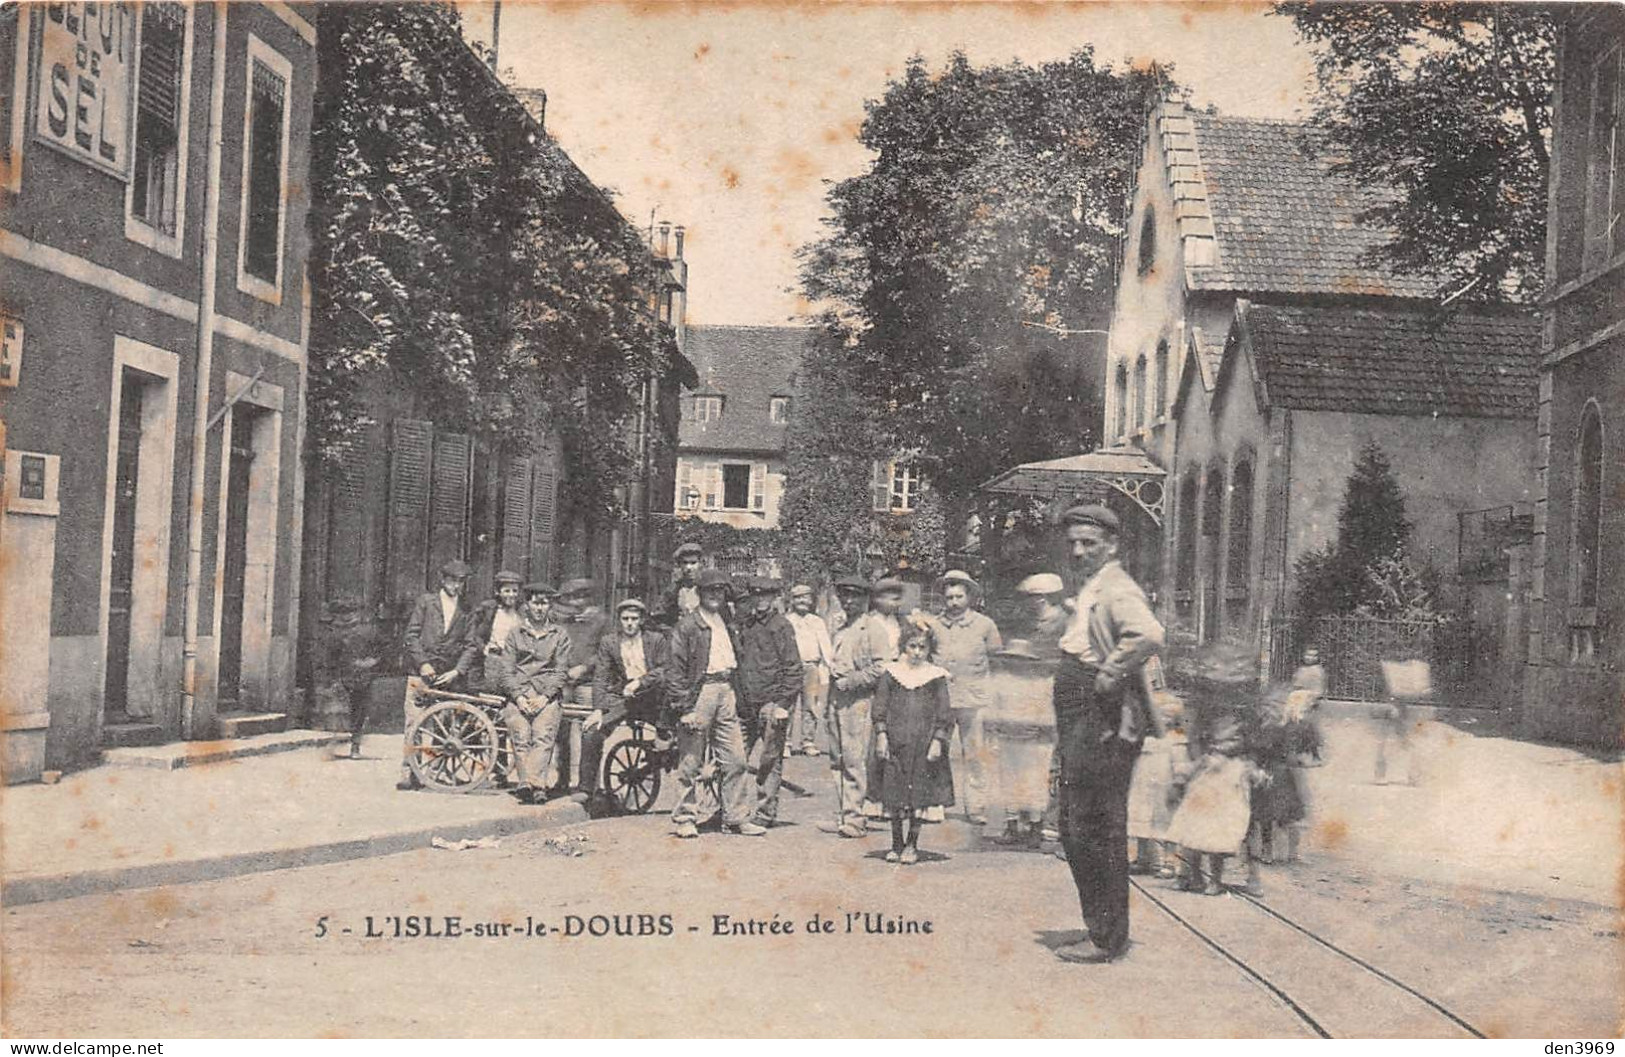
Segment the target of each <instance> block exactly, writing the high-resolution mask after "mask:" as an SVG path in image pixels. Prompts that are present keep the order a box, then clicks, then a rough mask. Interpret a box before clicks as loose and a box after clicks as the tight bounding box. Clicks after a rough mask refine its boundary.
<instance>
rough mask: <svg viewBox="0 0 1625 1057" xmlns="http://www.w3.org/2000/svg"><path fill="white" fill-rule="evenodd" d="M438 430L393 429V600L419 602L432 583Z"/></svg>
mask: <svg viewBox="0 0 1625 1057" xmlns="http://www.w3.org/2000/svg"><path fill="white" fill-rule="evenodd" d="M433 443H434V427H433V426H432V425H431V424H429V423H428V422H421V421H418V420H416V419H409V418H398V419H396V420H395V421H394V422H392V423H390V427H389V562H388V572H387V580H386V582H387V583H388V585H389V587H388V591H389V594H388V599H389V601H391V602H400V601H405V600H409V599H412V598H416V597H417V596H418V594H420V593H421V592H422V591H423V590H424V589H425V588H426V587H427V586H428V582H429V577H428V564H429V533H428V527H429V517H428V515H429V463H430V457H431V450H432V446H433Z"/></svg>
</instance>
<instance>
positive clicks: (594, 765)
mask: <svg viewBox="0 0 1625 1057" xmlns="http://www.w3.org/2000/svg"><path fill="white" fill-rule="evenodd" d="M647 614H648V607H647V606H645V605H644V604H643V602H642V601H641V600H639V599H636V598H628V599H627V600H626V601H624V602H622V603H621V604H620V605H618V606H616V607H615V624H616V626H615V630H613V631H610V632H608V633H606V634H605V635H604V637H603V638H602V639H600V640H599V642H598V665H597V668H596V670H595V672H594V683H593V694H592V703H593V710H592V712H591V714H589V715H588V716H587V718H586V719H585V720H583V721H582V723H581V793H582V796H581V799H582V800H584V801H585V802H586V803H587V806H588V809H589V811H591V812H593V813H595V814H596V813H598V809H599V808H601V807H602V806H603V805H600V804H599V803H598V799H597V798H598V794H599V788H598V769H599V765H600V761H601V760H602V757H603V752H604V738H605V736H606V735H607V734H608V733H609V732H610V731H611V730H613V729H614V728H615V726H616V724H618V723H620V722H621V721H623V720H625V719H627V718H629V717H630V718H632V719H641V720H647V721H649V722H653V721H655V720H656V719H657V718H658V716H659V713H660V706H661V704H662V703H663V702H664V699H665V691H666V680H667V671H668V669H669V668H670V666H671V647H670V645H669V644H668V643H667V641H666V636H664V635H662V634H661V633H660V632H658V631H650V630H645V629H644V627H643V620H644V617H645V616H646V615H647Z"/></svg>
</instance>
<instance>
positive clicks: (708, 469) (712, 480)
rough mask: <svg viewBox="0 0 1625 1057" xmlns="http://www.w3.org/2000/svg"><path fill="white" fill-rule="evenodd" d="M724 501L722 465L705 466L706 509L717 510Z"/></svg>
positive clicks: (707, 464)
mask: <svg viewBox="0 0 1625 1057" xmlns="http://www.w3.org/2000/svg"><path fill="white" fill-rule="evenodd" d="M721 500H722V464H721V463H717V462H708V463H706V464H705V509H707V510H715V509H716V508H717V504H718V503H720V502H721Z"/></svg>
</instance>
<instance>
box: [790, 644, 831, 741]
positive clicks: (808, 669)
mask: <svg viewBox="0 0 1625 1057" xmlns="http://www.w3.org/2000/svg"><path fill="white" fill-rule="evenodd" d="M828 704H829V669H828V668H826V667H825V666H824V664H823V662H822V661H814V662H812V663H810V664H803V665H802V667H801V696H800V697H799V698H797V699H796V703H795V705H794V706H793V707H792V708H791V709H790V723H791V726H790V745H791V746H792V747H796V748H800V749H801V751H802V752H808V751H810V750H812V749H818V750H819V751H821V752H829V751H831V750H830V747H829V732H828V731H827V730H825V729H824V711H825V709H826V707H827V706H828Z"/></svg>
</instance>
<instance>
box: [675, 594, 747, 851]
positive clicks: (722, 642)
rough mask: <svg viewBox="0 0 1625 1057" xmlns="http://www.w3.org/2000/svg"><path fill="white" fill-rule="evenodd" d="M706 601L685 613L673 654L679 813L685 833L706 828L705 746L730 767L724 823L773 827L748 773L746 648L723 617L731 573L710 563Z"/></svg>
mask: <svg viewBox="0 0 1625 1057" xmlns="http://www.w3.org/2000/svg"><path fill="white" fill-rule="evenodd" d="M697 586H698V588H699V593H700V607H699V608H698V609H696V610H694V611H693V612H691V613H686V614H684V616H683V617H682V619H680V620H678V622H677V628H676V630H675V631H674V632H673V633H672V645H671V659H672V668H671V671H672V679H673V683H674V686H673V692H674V697H675V701H674V704H675V707H676V711H677V714H678V723H677V751H678V763H677V790H678V795H677V806H676V807H674V808H672V812H671V820H672V823H673V824H674V825H675V826H676V827H677V830H676V832H677V836H678V837H681V838H684V839H691V838H694V837H698V836H699V835H700V831H699V825H698V822H699V818H698V811H699V803H700V796H701V790H700V788H699V785H698V782H699V778H700V768H701V766H702V764H703V762H704V756H705V750H706V748H707V747H709V748H710V750H711V758H712V762H713V763H714V764H715V765H716V766H717V767H718V768H719V769H720V770H721V773H722V781H721V785H722V790H721V799H722V824H723V827H724V828H725V829H726V830H728V831H729V832H730V833H736V834H738V835H740V836H744V837H760V836H762V835H763V834H764V833H766V832H767V829H766V828H765V827H763V826H759V825H757V824H756V823H754V822H752V821H751V815H752V814H753V812H754V808H755V805H754V804H753V803H752V802H751V801H752V798H753V791H752V787H751V785H750V784H749V783H748V782H747V781H746V768H745V739H744V734H743V732H742V731H741V730H740V726H739V710H738V699H737V697H736V696H735V694H734V679H735V676H736V674H737V673H736V669H737V668H738V667H739V660H738V658H739V651H738V646H737V644H736V643H735V641H734V636H733V629H732V628H730V627H729V626H728V622H727V621H726V620H725V619H723V615H722V611H723V607H725V606H726V605H727V604H728V589H729V580H728V574H727V573H725V572H722V571H721V570H719V569H706V570H705V571H703V572H701V573H700V575H699V583H698V585H697Z"/></svg>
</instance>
